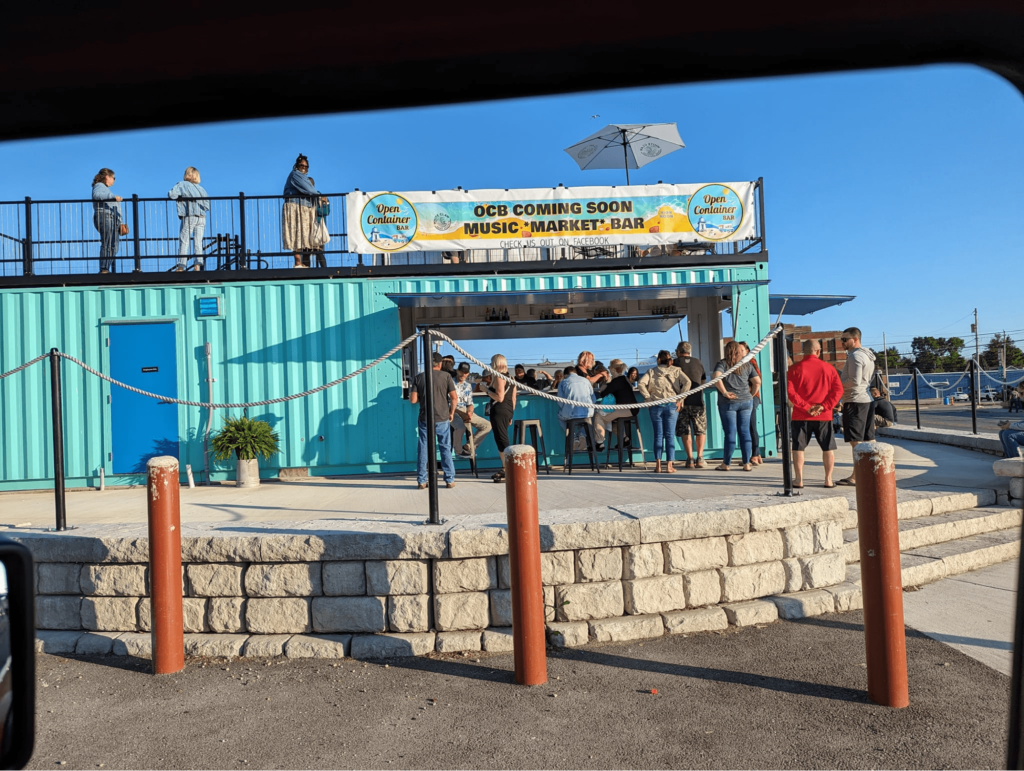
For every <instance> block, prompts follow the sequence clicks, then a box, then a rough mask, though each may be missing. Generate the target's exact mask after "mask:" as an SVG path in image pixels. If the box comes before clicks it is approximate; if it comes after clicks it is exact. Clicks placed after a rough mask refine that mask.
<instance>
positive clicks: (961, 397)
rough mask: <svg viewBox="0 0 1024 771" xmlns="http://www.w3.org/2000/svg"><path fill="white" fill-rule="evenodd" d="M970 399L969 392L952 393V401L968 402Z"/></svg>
mask: <svg viewBox="0 0 1024 771" xmlns="http://www.w3.org/2000/svg"><path fill="white" fill-rule="evenodd" d="M970 400H971V397H970V395H969V394H966V393H960V394H953V401H954V402H969V401H970Z"/></svg>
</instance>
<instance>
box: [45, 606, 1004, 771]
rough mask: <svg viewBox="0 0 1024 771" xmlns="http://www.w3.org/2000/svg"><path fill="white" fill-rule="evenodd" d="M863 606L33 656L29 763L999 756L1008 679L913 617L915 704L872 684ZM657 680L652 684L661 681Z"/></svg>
mask: <svg viewBox="0 0 1024 771" xmlns="http://www.w3.org/2000/svg"><path fill="white" fill-rule="evenodd" d="M861 624H862V617H861V615H860V613H846V614H835V615H829V616H823V617H820V618H815V619H807V620H804V621H800V622H787V621H782V622H778V623H775V624H771V625H768V626H764V627H762V628H757V627H747V628H743V629H735V628H730V629H729V630H728V631H726V632H722V633H705V634H698V635H692V636H689V637H683V636H675V637H665V638H662V639H659V640H654V641H648V642H646V643H644V644H640V643H621V644H606V645H593V646H591V647H588V648H587V649H585V650H577V651H565V652H550V654H549V662H548V664H549V669H548V671H549V677H550V681H549V682H548V684H547V685H545V686H539V687H535V688H526V687H522V686H516V685H513V684H512V683H511V670H512V667H513V662H512V655H511V654H495V655H486V654H483V655H480V656H474V655H470V656H468V657H464V656H461V655H456V656H447V657H435V658H417V659H395V660H391V661H388V662H380V663H373V664H364V663H362V662H355V661H351V660H344V661H340V662H328V661H324V660H317V661H313V660H310V661H295V660H284V659H278V660H249V661H232V662H225V661H213V660H193V661H190V662H189V663H188V665H187V667H186V669H185V671H184V672H182V673H181V674H178V675H172V676H163V677H154V676H152V675H150V674H148V664H147V663H145V662H138V661H137V660H130V659H119V658H82V659H69V658H63V657H57V656H49V655H43V656H40V658H39V679H40V685H39V691H38V693H39V704H38V715H39V721H38V741H37V746H36V752H35V756H34V757H33V760H32V763H31V766H30V767H31V768H37V769H54V768H62V769H63V768H81V769H98V768H104V769H120V768H228V769H235V768H240V769H250V768H374V769H377V768H383V769H395V768H559V769H561V768H996V767H1002V766H1003V763H1004V752H1005V749H1004V746H1005V741H1006V731H1007V703H1008V692H1009V678H1008V677H1006V676H1005V675H1002V674H999V673H998V672H996V671H994V670H992V669H990V668H988V667H986V666H985V665H983V664H981V663H979V662H977V661H975V660H973V659H971V658H968V657H967V656H965V655H963V654H961V653H959V652H958V651H956V650H953V649H952V648H950V647H948V646H946V645H944V644H942V643H940V642H936V641H935V640H932V639H929V638H927V637H925V636H923V635H921V634H918V633H917V632H914V631H910V630H908V637H907V651H908V661H909V672H910V698H911V706H910V707H909V708H907V709H904V710H893V709H888V708H884V707H879V706H877V705H874V704H871V703H870V702H868V701H867V700H866V697H865V694H864V687H865V678H866V671H865V669H864V640H863V627H862V625H861ZM651 689H657V691H658V693H657V694H652V693H651Z"/></svg>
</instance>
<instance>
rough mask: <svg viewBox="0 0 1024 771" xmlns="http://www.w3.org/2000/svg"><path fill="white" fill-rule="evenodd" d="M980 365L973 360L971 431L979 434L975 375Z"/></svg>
mask: <svg viewBox="0 0 1024 771" xmlns="http://www.w3.org/2000/svg"><path fill="white" fill-rule="evenodd" d="M977 365H978V363H977V362H976V361H975V360H974V359H971V431H972V432H973V433H974V434H977V433H978V392H977V390H976V389H975V387H974V374H975V372H976V370H977Z"/></svg>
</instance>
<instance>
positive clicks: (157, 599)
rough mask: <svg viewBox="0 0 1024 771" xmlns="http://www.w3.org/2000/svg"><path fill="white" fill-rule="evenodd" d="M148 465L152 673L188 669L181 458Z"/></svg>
mask: <svg viewBox="0 0 1024 771" xmlns="http://www.w3.org/2000/svg"><path fill="white" fill-rule="evenodd" d="M146 468H147V471H148V480H147V495H148V498H147V500H148V503H149V584H150V587H151V588H150V592H151V594H152V603H151V605H152V608H153V623H152V626H151V629H152V630H153V631H152V632H151V634H152V639H153V673H154V674H157V675H167V674H171V673H172V672H180V671H181V670H182V669H184V668H185V634H184V621H183V618H182V600H181V506H180V503H179V500H178V459H177V458H171V457H169V456H162V457H159V458H150V460H149V463H147V464H146Z"/></svg>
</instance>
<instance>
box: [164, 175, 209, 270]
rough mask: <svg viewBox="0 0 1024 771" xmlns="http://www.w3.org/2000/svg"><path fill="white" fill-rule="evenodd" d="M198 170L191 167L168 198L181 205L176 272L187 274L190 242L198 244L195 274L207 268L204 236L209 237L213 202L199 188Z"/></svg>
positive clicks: (194, 267)
mask: <svg viewBox="0 0 1024 771" xmlns="http://www.w3.org/2000/svg"><path fill="white" fill-rule="evenodd" d="M199 179H200V177H199V169H197V168H196V167H195V166H189V167H188V168H187V169H185V177H184V179H182V180H181V182H179V183H178V184H176V185H175V186H174V187H172V188H171V190H170V192H169V193H167V197H168V198H170V199H171V200H172V201H177V202H178V219H180V220H181V229H180V230H179V231H178V264H177V266H176V267H175V268H174V269H175V270H177V271H182V270H185V264H186V263H187V262H188V242H189V241H190V240H193V241H194V242H195V255H196V261H195V263H194V264H193V266H192V269H193V270H202V269H203V267H204V266H205V264H206V256H205V255H204V254H203V236H204V235H205V234H206V212H208V211H210V199H209V198H208V197H207V195H206V190H204V189H203V187H202V186H201V185H200V184H199Z"/></svg>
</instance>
